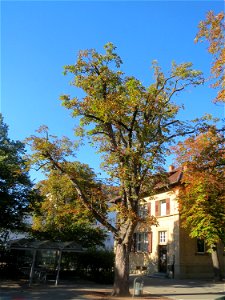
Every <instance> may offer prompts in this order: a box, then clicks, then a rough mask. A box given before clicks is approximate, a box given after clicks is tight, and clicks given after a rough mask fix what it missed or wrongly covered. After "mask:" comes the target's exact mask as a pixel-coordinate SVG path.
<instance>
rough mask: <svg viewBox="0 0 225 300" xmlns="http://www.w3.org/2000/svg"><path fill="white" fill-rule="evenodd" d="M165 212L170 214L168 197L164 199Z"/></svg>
mask: <svg viewBox="0 0 225 300" xmlns="http://www.w3.org/2000/svg"><path fill="white" fill-rule="evenodd" d="M166 214H167V215H170V198H167V199H166Z"/></svg>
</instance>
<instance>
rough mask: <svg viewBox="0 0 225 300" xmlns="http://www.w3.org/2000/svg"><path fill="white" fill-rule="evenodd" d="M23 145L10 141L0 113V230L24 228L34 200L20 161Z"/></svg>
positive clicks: (4, 231) (23, 149)
mask: <svg viewBox="0 0 225 300" xmlns="http://www.w3.org/2000/svg"><path fill="white" fill-rule="evenodd" d="M24 153H25V145H24V144H23V143H22V142H20V141H13V140H10V138H9V137H8V127H7V125H6V124H5V123H4V122H3V117H2V115H1V114H0V199H1V201H0V215H1V218H0V231H1V232H2V233H7V232H8V230H11V231H20V230H25V228H26V225H25V223H24V217H26V216H27V214H28V213H29V212H30V203H31V202H32V201H33V200H34V199H37V198H38V197H37V195H36V194H35V190H32V183H31V181H30V179H29V176H28V171H27V169H26V165H25V161H24V158H23V156H24Z"/></svg>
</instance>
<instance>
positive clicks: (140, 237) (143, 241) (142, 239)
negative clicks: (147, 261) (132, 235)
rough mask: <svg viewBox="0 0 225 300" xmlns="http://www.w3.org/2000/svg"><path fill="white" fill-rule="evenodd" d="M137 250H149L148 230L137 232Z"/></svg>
mask: <svg viewBox="0 0 225 300" xmlns="http://www.w3.org/2000/svg"><path fill="white" fill-rule="evenodd" d="M136 250H137V252H148V232H137V233H136Z"/></svg>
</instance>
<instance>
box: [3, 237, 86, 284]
mask: <svg viewBox="0 0 225 300" xmlns="http://www.w3.org/2000/svg"><path fill="white" fill-rule="evenodd" d="M8 246H9V249H11V250H29V251H31V252H32V257H33V258H32V263H31V267H30V272H29V285H31V284H32V281H33V277H34V268H35V262H36V253H37V251H45V250H52V251H58V252H59V256H58V264H57V275H56V279H55V285H58V283H59V273H60V267H61V260H62V253H63V252H76V253H80V252H84V249H83V248H82V246H81V245H79V244H77V243H76V242H74V241H71V242H56V241H50V240H44V241H40V240H36V239H26V238H22V239H16V240H12V241H10V242H9V243H8Z"/></svg>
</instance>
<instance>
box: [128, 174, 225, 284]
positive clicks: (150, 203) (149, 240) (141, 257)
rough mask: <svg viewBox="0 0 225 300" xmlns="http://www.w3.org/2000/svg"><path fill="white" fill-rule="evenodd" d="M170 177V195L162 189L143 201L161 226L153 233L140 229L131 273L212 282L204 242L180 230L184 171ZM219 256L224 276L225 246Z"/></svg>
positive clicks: (132, 259)
mask: <svg viewBox="0 0 225 300" xmlns="http://www.w3.org/2000/svg"><path fill="white" fill-rule="evenodd" d="M168 174H169V185H168V187H169V188H168V189H167V191H166V190H165V189H161V192H159V193H157V194H156V195H155V196H153V197H146V198H144V204H143V206H142V208H141V210H142V211H145V213H149V214H151V215H153V216H155V217H156V218H157V221H158V225H157V226H151V229H150V230H143V229H141V230H139V227H138V226H137V228H136V232H135V235H134V247H133V251H132V252H131V255H130V270H131V272H132V273H140V272H144V273H146V274H154V273H162V274H165V275H166V276H169V277H174V278H212V277H213V266H212V259H211V255H210V254H209V253H208V252H207V249H206V247H205V243H204V241H203V240H198V239H191V238H190V237H189V235H188V232H187V231H186V230H185V229H183V228H182V227H181V221H180V214H179V207H178V201H177V195H178V193H179V185H180V180H181V177H182V170H181V169H178V170H174V169H171V170H170V172H169V173H168ZM142 213H143V212H142ZM218 252H219V259H220V262H221V265H222V268H223V269H222V271H223V274H224V275H225V252H224V247H223V245H219V249H218Z"/></svg>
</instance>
